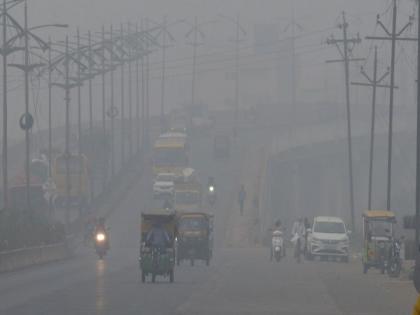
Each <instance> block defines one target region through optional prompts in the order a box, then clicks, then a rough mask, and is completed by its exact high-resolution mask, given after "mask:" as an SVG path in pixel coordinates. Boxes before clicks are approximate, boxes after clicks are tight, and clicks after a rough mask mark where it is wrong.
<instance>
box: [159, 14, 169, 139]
mask: <svg viewBox="0 0 420 315" xmlns="http://www.w3.org/2000/svg"><path fill="white" fill-rule="evenodd" d="M166 27H167V25H166V16H165V17H164V18H163V27H162V32H163V33H162V81H161V92H160V94H161V103H160V131H161V132H162V133H163V132H165V71H166V69H165V68H166Z"/></svg>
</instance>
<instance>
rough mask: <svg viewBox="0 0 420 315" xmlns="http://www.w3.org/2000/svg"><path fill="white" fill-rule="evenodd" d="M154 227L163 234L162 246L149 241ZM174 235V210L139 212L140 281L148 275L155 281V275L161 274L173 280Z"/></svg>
mask: <svg viewBox="0 0 420 315" xmlns="http://www.w3.org/2000/svg"><path fill="white" fill-rule="evenodd" d="M156 229H158V230H159V233H161V235H162V233H164V235H165V239H166V240H165V245H164V246H159V247H156V246H155V245H153V244H152V242H151V241H150V238H151V235H152V234H153V233H154V231H155V230H156ZM176 235H177V232H176V214H175V211H168V210H154V211H150V212H147V213H144V212H143V213H142V214H141V240H140V258H139V265H140V270H141V281H142V282H145V281H146V278H147V277H149V276H150V277H151V280H152V282H155V281H156V276H163V277H165V278H169V281H170V282H174V268H175V238H176Z"/></svg>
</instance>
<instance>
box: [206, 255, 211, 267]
mask: <svg viewBox="0 0 420 315" xmlns="http://www.w3.org/2000/svg"><path fill="white" fill-rule="evenodd" d="M206 266H207V267H208V266H210V257H207V258H206Z"/></svg>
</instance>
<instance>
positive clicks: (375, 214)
mask: <svg viewBox="0 0 420 315" xmlns="http://www.w3.org/2000/svg"><path fill="white" fill-rule="evenodd" d="M363 217H364V218H365V219H368V220H369V219H371V220H390V221H395V213H394V212H392V211H389V210H367V211H365V212H364V213H363Z"/></svg>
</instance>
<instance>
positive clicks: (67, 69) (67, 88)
mask: <svg viewBox="0 0 420 315" xmlns="http://www.w3.org/2000/svg"><path fill="white" fill-rule="evenodd" d="M65 54H66V56H65V59H64V63H65V65H64V66H65V86H64V89H65V97H64V100H65V102H66V109H65V112H66V114H65V115H66V132H65V133H66V137H65V153H64V156H65V161H66V214H65V216H66V218H65V221H66V226H67V228H68V227H69V226H70V163H69V162H70V160H69V159H70V55H69V38H68V36H66V52H65Z"/></svg>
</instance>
